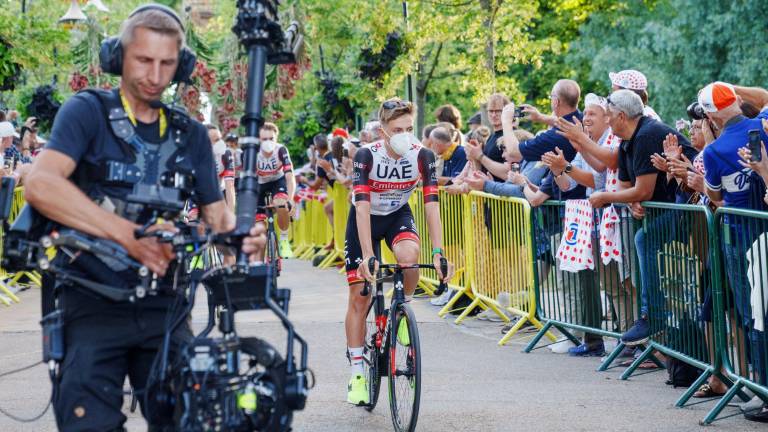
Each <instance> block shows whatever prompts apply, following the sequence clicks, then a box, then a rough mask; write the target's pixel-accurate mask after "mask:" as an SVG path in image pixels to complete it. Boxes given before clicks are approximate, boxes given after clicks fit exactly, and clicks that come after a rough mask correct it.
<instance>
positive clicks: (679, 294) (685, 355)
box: [621, 202, 722, 407]
mask: <svg viewBox="0 0 768 432" xmlns="http://www.w3.org/2000/svg"><path fill="white" fill-rule="evenodd" d="M643 207H644V208H645V217H644V218H643V228H642V230H641V231H639V232H638V233H637V237H636V242H635V243H636V245H637V249H638V251H637V253H638V260H639V262H640V267H639V270H640V272H639V274H640V278H639V285H641V286H645V289H646V291H647V302H648V304H647V308H648V319H649V322H650V327H651V340H650V342H649V343H648V344H647V346H646V348H645V350H644V351H643V353H642V354H641V355H640V356H639V357H638V358H637V359H636V360H635V361H634V362H633V363H632V365H631V366H630V367H629V368H627V370H626V371H624V373H623V374H622V375H621V378H622V379H627V378H629V377H630V376H631V375H632V374H633V373H634V372H635V371H636V370H637V368H638V367H639V366H640V364H641V363H642V362H644V361H646V360H651V361H654V362H657V363H659V361H658V360H657V359H656V357H655V355H654V352H660V353H662V354H664V355H665V356H667V357H670V358H673V359H676V360H678V361H681V362H684V363H687V364H689V365H691V366H693V367H695V368H697V369H699V371H700V372H699V377H698V379H696V380H695V382H694V383H693V384H692V385H691V386H690V387H689V388H688V390H687V391H686V392H685V393H684V394H683V395H682V396H681V397H680V398H679V399H678V401H677V402H676V405H677V406H679V407H681V406H684V405H685V403H686V402H687V401H688V400H689V399H690V398H691V396H692V395H693V393H695V392H696V390H697V389H698V388H699V387H700V386H701V385H702V384H703V383H704V382H706V379H707V378H708V377H709V376H710V375H712V374H715V375H718V376H720V377H722V374H721V373H720V372H719V370H720V364H721V359H720V355H718V350H717V348H718V344H717V339H718V338H719V331H720V330H719V328H720V323H719V320H720V319H721V318H720V316H719V311H721V310H722V303H721V299H720V297H721V296H720V294H719V291H720V288H719V286H720V282H719V280H720V276H719V270H718V268H717V266H718V260H719V258H720V255H719V253H718V252H717V247H716V244H710V242H711V241H712V240H711V239H715V238H716V236H715V231H714V219H713V215H712V213H711V212H710V211H709V209H708V208H707V207H706V206H700V205H684V204H666V203H654V202H647V203H643ZM642 279H646V283H645V284H643V283H642V282H640V281H642ZM659 366H661V367H664V365H661V364H660V363H659Z"/></svg>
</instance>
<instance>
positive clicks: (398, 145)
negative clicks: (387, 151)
mask: <svg viewBox="0 0 768 432" xmlns="http://www.w3.org/2000/svg"><path fill="white" fill-rule="evenodd" d="M418 142H419V140H418V139H416V137H415V136H414V135H413V134H412V133H410V132H402V133H398V134H394V135H392V136H390V137H389V146H390V147H391V148H392V151H394V152H395V153H397V154H398V155H400V156H403V155H405V154H406V153H408V150H410V149H411V148H412V147H413V145H414V144H416V143H418Z"/></svg>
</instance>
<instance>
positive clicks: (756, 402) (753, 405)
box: [739, 396, 763, 412]
mask: <svg viewBox="0 0 768 432" xmlns="http://www.w3.org/2000/svg"><path fill="white" fill-rule="evenodd" d="M762 406H763V400H762V399H760V397H759V396H755V397H753V398H752V399H751V400H749V401H747V402H744V403H742V404H740V405H739V408H740V409H741V412H749V411H756V410H759V409H760V407H762Z"/></svg>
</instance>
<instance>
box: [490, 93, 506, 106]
mask: <svg viewBox="0 0 768 432" xmlns="http://www.w3.org/2000/svg"><path fill="white" fill-rule="evenodd" d="M497 99H500V100H501V103H502V106H507V105H509V104H510V103H511V102H512V101H511V100H509V98H508V97H507V95H505V94H504V93H494V94H492V95H490V96H488V102H487V103H491V101H494V100H497Z"/></svg>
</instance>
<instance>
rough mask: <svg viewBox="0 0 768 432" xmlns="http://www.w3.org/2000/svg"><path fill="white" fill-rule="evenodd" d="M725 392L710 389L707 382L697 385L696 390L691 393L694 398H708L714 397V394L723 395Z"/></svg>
mask: <svg viewBox="0 0 768 432" xmlns="http://www.w3.org/2000/svg"><path fill="white" fill-rule="evenodd" d="M724 394H725V393H718V392H716V391H714V390H713V389H712V386H710V385H709V384H704V385H702V386H701V387H699V389H698V390H696V393H694V394H693V397H695V398H710V397H716V396H723V395H724Z"/></svg>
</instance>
